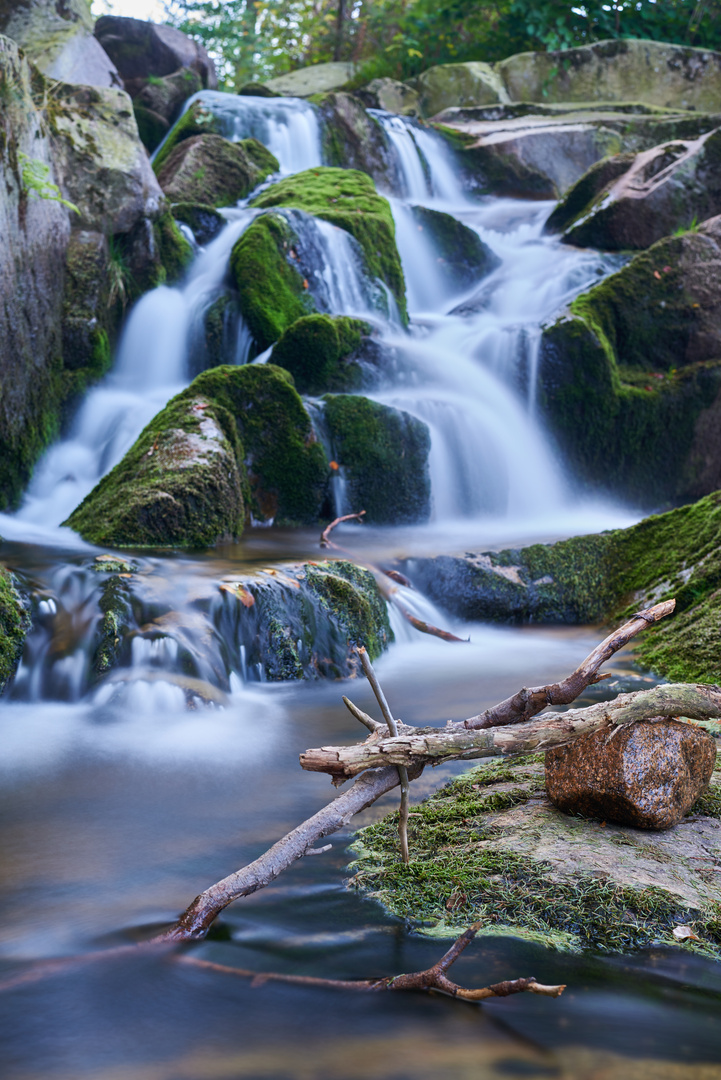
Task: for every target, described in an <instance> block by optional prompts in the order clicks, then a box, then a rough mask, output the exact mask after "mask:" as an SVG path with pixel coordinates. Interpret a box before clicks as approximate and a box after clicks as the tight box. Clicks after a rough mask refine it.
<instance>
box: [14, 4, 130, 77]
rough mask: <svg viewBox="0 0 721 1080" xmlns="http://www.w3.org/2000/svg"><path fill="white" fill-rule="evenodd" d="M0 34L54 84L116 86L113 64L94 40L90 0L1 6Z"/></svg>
mask: <svg viewBox="0 0 721 1080" xmlns="http://www.w3.org/2000/svg"><path fill="white" fill-rule="evenodd" d="M0 33H3V34H6V35H7V36H8V37H9V38H12V39H13V41H16V42H17V44H18V45H20V46H21V47H22V50H23V52H24V54H25V56H26V57H27V59H28V60H30V61H31V62H32V63H33V64H35V65H36V67H37V68H38V70H39V71H41V72H42V73H43V74H44V75H47V77H48V78H49V79H52V80H54V81H56V82H57V81H59V80H62V81H64V82H71V83H83V84H85V85H88V86H119V85H120V77H119V74H118V71H117V69H116V67H115V64H114V63H113V61H112V60H111V58H110V57H109V56H108V54H107V53H106V52H105V50H104V49H103V48H102V47H101V45H100V44H99V43H98V42H97V41H96V39H95V38H94V37H93V16H92V13H91V10H90V3H89V0H63V2H62V3H57V2H56V0H33V2H32V3H28V4H16V3H11V2H8V3H3V4H2V6H1V7H0Z"/></svg>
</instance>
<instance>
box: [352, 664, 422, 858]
mask: <svg viewBox="0 0 721 1080" xmlns="http://www.w3.org/2000/svg"><path fill="white" fill-rule="evenodd" d="M356 652H357V653H358V656H359V657H360V662H361V667H362V668H363V672H364V674H365V677H366V679H367V680H368V682H369V683H370V684H371V689H372V690H373V693H374V694H375V696H376V701H377V702H378V704H379V705H380V709H381V712H382V713H383V718H384V720H385V722H386V724H387V726H388V732H389V734H390V735H392V736H394V738H398V725H397V724H396V722H395V720H394V719H393V714H392V712H391V710H390V706H389V704H388V701H387V700H386V696H385V694H384V693H383V688H382V687H381V684H380V683H379V682H378V676H377V675H376V673H375V671H374V670H373V665H372V664H371V662H370V657H369V656H368V653H367V652H366V651H365V649H364V648H363V647H362V646H361V647H360V648H358V649H356ZM398 779H399V780H400V784H401V806H400V813H399V815H398V836H399V837H400V841H401V858H402V859H403V862H404V863H407V862H408V861H409V855H408V815H409V813H410V809H411V807H410V781H409V779H408V770H407V769H406V767H405V765H399V766H398Z"/></svg>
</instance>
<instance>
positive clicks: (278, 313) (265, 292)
mask: <svg viewBox="0 0 721 1080" xmlns="http://www.w3.org/2000/svg"><path fill="white" fill-rule="evenodd" d="M297 241H298V237H297V235H296V233H295V232H294V231H293V228H292V226H291V225H290V223H289V222H288V221H287V219H286V217H285V216H284V215H283V214H262V215H261V216H260V217H258V218H256V219H255V221H253V223H252V224H251V225H250V226H249V227H248V228H247V229H246V230H245V232H244V233H243V235H242V236H241V237H240V239H239V240H238V241H237V243H236V244H235V246H234V248H233V251H232V254H231V258H230V268H231V273H232V275H233V279H234V281H235V284H236V286H237V288H238V293H239V296H240V307H241V311H242V313H243V317H244V318H245V320H246V322H247V324H248V326H249V328H250V332H251V334H252V335H253V339H254V341H255V344H256V348H257V350H258V352H263V351H264V350H265V349H267V348H268V346H269V345H272V344H273V342H274V341H277V340H278V338H279V337H280V335H281V334H282V333H283V331H284V330H287V329H288V327H289V326H291V325H292V323H294V322H295V320H296V319H300V318H301V317H302V316H303V315H309V314H310V313H311V312H314V311H315V310H316V306H315V302H314V300H313V298H312V296H311V294H310V292H309V291H308V279H307V278H304V277H303V275H302V274H301V273H300V272H299V271H298V270H297V269H296V267H295V266H293V265H292V263H291V257H292V253H294V252H295V248H296V246H297Z"/></svg>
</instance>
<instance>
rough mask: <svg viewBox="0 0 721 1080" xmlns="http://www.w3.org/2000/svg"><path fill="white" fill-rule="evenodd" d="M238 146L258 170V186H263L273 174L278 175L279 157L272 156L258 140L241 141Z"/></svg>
mask: <svg viewBox="0 0 721 1080" xmlns="http://www.w3.org/2000/svg"><path fill="white" fill-rule="evenodd" d="M238 145H239V146H240V147H242V149H243V152H244V153H245V155H246V157H247V158H248V159H249V160H250V161H252V163H253V165H254V166H255V168H256V172H257V179H256V181H255V182H256V184H261V183H262V182H263V180H267V178H268V177H269V176H270V175H271V173H276V172H278V170H279V169H280V164H279V163H278V159H277V157H275V156H274V155H273V154H271V152H270V150H269V149H268V147H267V146H264V145H263V143H262V142H260V141H259V140H258V139H241V141H240V143H238Z"/></svg>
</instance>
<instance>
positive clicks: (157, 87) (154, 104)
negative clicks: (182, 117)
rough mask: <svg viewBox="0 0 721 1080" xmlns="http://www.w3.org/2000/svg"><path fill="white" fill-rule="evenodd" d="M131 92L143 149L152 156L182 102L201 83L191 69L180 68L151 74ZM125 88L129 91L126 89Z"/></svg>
mask: <svg viewBox="0 0 721 1080" xmlns="http://www.w3.org/2000/svg"><path fill="white" fill-rule="evenodd" d="M142 81H143V82H144V85H142V86H141V88H140V89H139V90H138V91H137V92H136V93H132V91H131V95H132V99H133V112H134V113H135V119H136V120H137V122H138V130H139V132H140V137H141V139H142V141H143V145H144V146H145V148H146V149H147V150H148V151H149V152H150V153H152V152H153V150H155V148H156V147H157V146H158V145H159V144H160V143H161V142H162V140H163V139H164V138H165V136H166V134H167V133H168V131H169V130H170V125H171V124H172V122H173V121H174V120H175V119H176V117H177V115H178V113H179V111H180V109H181V107H182V105H183V103H184V102H185V101H187V99H188V98H189V97H192V95H193V94H197V93H198V91H199V90H202V88H203V80H202V78H201V76H200V75H199V74H198V72H197V71H193V69H192V68H188V67H181V68H179V69H178V70H177V71H174V72H172V73H171V74H170V75H164V76H157V75H152V76H151V77H150V78H149V79H148V80H147V81H146V80H142ZM126 89H130V87H129V86H126Z"/></svg>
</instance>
